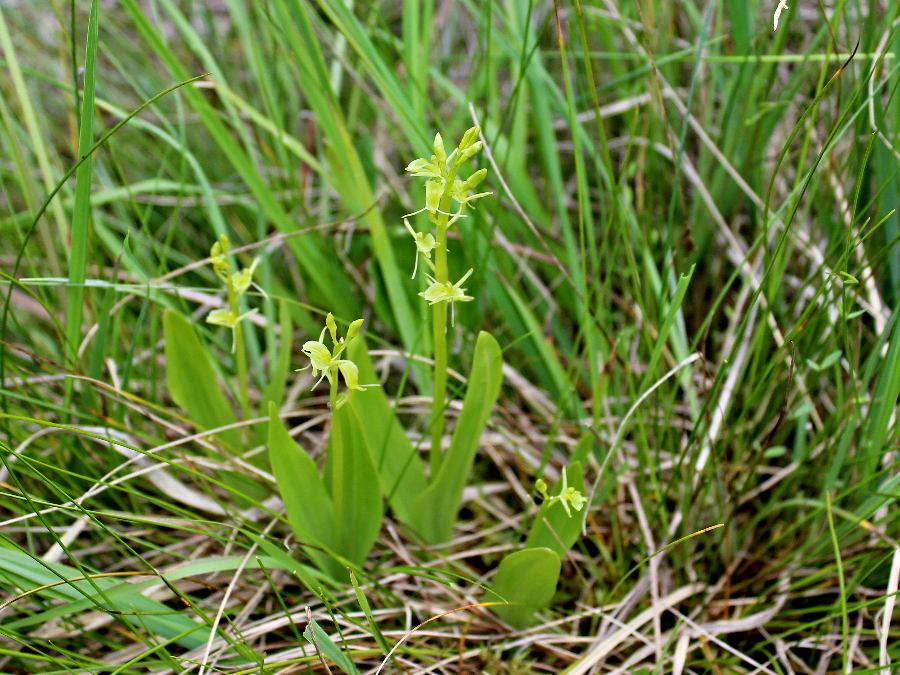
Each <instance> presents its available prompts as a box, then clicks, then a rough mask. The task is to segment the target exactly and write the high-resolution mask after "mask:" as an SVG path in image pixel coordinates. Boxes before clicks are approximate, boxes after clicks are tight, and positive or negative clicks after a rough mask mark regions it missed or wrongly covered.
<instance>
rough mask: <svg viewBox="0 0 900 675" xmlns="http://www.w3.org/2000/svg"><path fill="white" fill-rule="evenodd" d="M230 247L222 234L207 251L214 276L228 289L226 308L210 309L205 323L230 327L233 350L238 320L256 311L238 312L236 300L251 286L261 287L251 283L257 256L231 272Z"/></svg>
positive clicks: (257, 262)
mask: <svg viewBox="0 0 900 675" xmlns="http://www.w3.org/2000/svg"><path fill="white" fill-rule="evenodd" d="M230 248H231V244H230V242H229V241H228V236H227V235H224V234H223V235H221V236H220V237H219V239H218V241H216V243H214V244H213V245H212V249H210V252H209V258H210V262H211V263H212V266H213V270H214V271H215V273H216V276H217V277H219V279H220V280H221V281H222V283H223V284H225V288H226V289H227V291H228V308H226V309H214V310H212V311H211V312H210V313H209V314H208V315H207V316H206V323H210V324H213V325H215V326H225V327H226V328H229V329H231V331H232V343H231V351H234V350H235V339H234V330H235V328H236V327H237V325H238V323H239V322H241V321H243V320H244V319H246V318H247V317H249V316H251V315H253V314H255V313H256V310H255V309H251V310H250V311H249V312H244V313H243V314H238V308H237V305H238V302H239V301H240V299H241V298H242V297H243V296H244V294H245V293H246V292H247V291H248V290H250V288H251V286H252V287H253V288H256V289H258V290H260V292H262V289H260V288H259V286H257V285H256V284H255V283H253V272H255V271H256V267H257V265H259V258H255V259H254V260H253V262H252V263H251V264H250V267H245V268H242V269H241V270H239V271H237V272H232V271H231V261H230V260H229V258H228V253H229V250H230Z"/></svg>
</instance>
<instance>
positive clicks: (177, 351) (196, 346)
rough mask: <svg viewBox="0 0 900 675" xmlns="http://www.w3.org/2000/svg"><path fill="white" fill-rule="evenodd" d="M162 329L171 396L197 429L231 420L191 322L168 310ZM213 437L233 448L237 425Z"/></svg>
mask: <svg viewBox="0 0 900 675" xmlns="http://www.w3.org/2000/svg"><path fill="white" fill-rule="evenodd" d="M163 333H164V336H165V343H166V344H165V354H166V381H167V382H168V386H169V395H170V396H171V397H172V400H174V401H175V403H177V404H178V406H179V407H181V408H182V410H183V411H184V414H185V415H186V416H187V417H188V418H189V419H190V421H191V422H192V423H193V424H194V426H196V427H197V428H198V429H215V428H216V427H221V426H225V425H227V424H234V422H235V421H236V420H235V416H234V412H233V411H232V409H231V406H230V405H229V404H228V400H227V399H226V398H225V395H224V394H223V393H222V390H221V388H220V386H219V380H218V377H217V376H216V371H215V370H214V369H213V367H212V363H210V360H209V356H208V355H207V353H206V349H205V348H204V347H203V343H202V342H200V338H198V337H197V333H196V332H195V331H194V327H193V325H191V322H190V321H188V320H187V319H185V318H184V317H183V316H181V315H180V314H178V313H177V312H173V311H172V310H167V311H166V313H165V314H164V315H163ZM216 438H218V439H219V440H221V441H222V442H223V443H225V444H226V445H227V446H229V447H230V448H231V449H232V450H237V449H239V448H240V447H241V436H240V433H238V431H237V430H236V429H233V430H231V431H223V432H220V433H218V434H216Z"/></svg>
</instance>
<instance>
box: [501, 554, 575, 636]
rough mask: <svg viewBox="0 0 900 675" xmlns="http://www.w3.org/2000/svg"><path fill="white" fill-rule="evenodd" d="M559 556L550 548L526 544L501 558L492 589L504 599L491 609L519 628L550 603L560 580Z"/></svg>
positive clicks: (529, 621)
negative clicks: (527, 545) (502, 603)
mask: <svg viewBox="0 0 900 675" xmlns="http://www.w3.org/2000/svg"><path fill="white" fill-rule="evenodd" d="M560 566H561V565H560V561H559V556H558V555H556V553H554V552H553V551H551V550H550V549H549V548H526V549H524V550H522V551H516V552H515V553H510V554H509V555H508V556H506V557H505V558H503V560H502V561H500V567H499V568H498V569H497V576H496V577H494V583H493V584H492V585H491V590H493V591H494V593H496V594H497V595H499V596H500V597H501V598H502V599H503V600H505V601H506V602H507V603H509V604H506V605H497V606H495V607H494V612H496V614H497V616H499V617H500V618H501V619H503V620H504V621H506V622H507V623H508V624H510V625H511V626H514V627H516V628H522V627H525V626H527V625H528V624H529V623H531V622H532V621H533V620H534V614H535V612H537V611H538V610H539V609H542V608H544V607H546V606H547V605H549V604H550V601H551V600H552V599H553V594H554V593H556V582H557V581H558V580H559V570H560Z"/></svg>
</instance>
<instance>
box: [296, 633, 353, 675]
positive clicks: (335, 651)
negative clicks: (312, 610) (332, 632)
mask: <svg viewBox="0 0 900 675" xmlns="http://www.w3.org/2000/svg"><path fill="white" fill-rule="evenodd" d="M303 637H305V638H306V639H307V640H308V641H309V644H311V645H312V646H313V647H315V648H316V650H318V652H319V653H320V654H321V655H322V656H324V657H325V658H326V659H328V660H329V661H332V662H333V663H334V665H336V666H337V667H338V668H340V669H341V670H342V671H343V672H345V673H348V675H357V673H359V671H358V670H357V669H356V666H354V665H353V662H352V661H351V660H350V659H349V658H347V655H346V654H344V652H342V651H341V648H340V647H338V646H337V645H336V644H335V643H334V642H332V641H331V638H330V637H328V633H326V632H325V630H324V629H323V628H322V627H321V626H320V625H319V624H318V623H317V622H316V620H315V619H310V621H309V624H308V625H307V626H306V630H304V631H303Z"/></svg>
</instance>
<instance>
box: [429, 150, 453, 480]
mask: <svg viewBox="0 0 900 675" xmlns="http://www.w3.org/2000/svg"><path fill="white" fill-rule="evenodd" d="M456 170H457V166H456V165H455V164H454V165H453V167H452V168H451V169H450V173H449V175H448V177H447V180H446V182H445V183H444V193H443V195H441V203H440V207H439V212H438V213H437V214H435V216H436V217H434V216H433V218H434V223H435V228H436V232H435V235H436V236H435V238H434V279H435V281H437V282H438V283H440V284H446V283H448V282H449V280H450V273H449V270H448V267H447V229H448V224H447V223H448V220H449V219H448V216H447V212H448V211H449V210H450V202H451V198H450V187H451V186H452V185H453V181H454V179H455V178H456ZM431 317H432V322H431V323H432V326H433V329H434V335H433V337H434V394H433V397H432V404H431V452H430V453H429V459H430V463H431V476H432V478H433V477H434V476H435V475H437V472H438V469H440V467H441V459H442V453H441V443H442V441H443V438H444V407H445V401H446V398H447V303H446V302H436V303H435V304H434V305H432V307H431Z"/></svg>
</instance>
